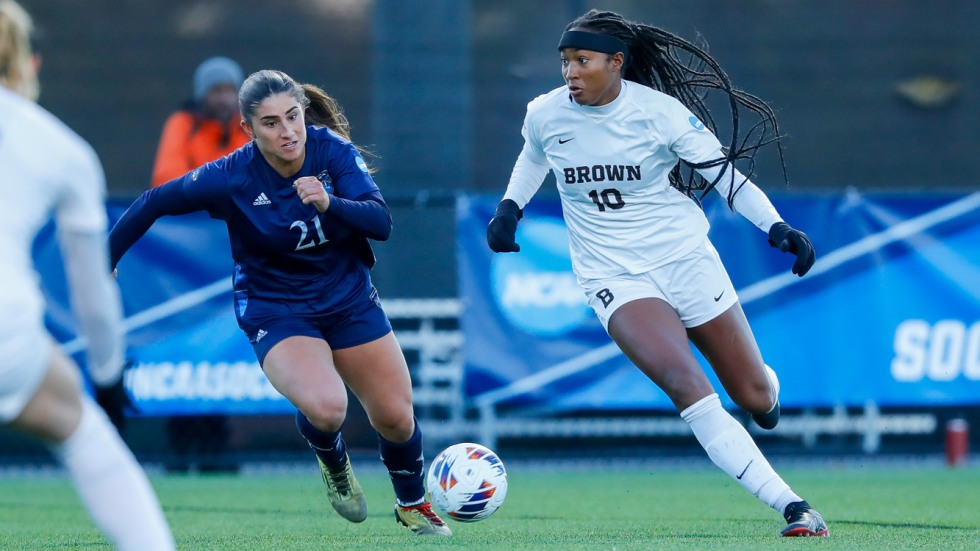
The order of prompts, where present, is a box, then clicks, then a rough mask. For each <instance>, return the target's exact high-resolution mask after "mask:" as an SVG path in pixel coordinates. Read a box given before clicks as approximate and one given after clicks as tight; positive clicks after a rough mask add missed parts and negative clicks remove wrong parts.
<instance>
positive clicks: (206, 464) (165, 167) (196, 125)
mask: <svg viewBox="0 0 980 551" xmlns="http://www.w3.org/2000/svg"><path fill="white" fill-rule="evenodd" d="M243 79H244V76H243V74H242V68H241V67H240V66H239V65H238V63H236V62H235V61H234V60H232V59H229V58H227V57H222V56H216V57H210V58H208V59H206V60H204V61H203V62H202V63H201V64H200V65H198V67H197V69H195V70H194V79H193V97H191V98H190V99H189V100H188V101H187V102H186V103H185V104H184V106H183V107H182V108H181V109H180V110H178V111H177V112H175V113H173V114H172V115H170V117H168V118H167V121H166V122H165V123H164V126H163V132H162V134H161V135H160V143H159V144H158V146H157V154H156V161H155V162H154V165H153V180H152V182H151V183H152V186H159V185H161V184H164V183H166V182H169V181H170V180H173V179H174V178H179V177H180V176H183V175H184V174H187V173H188V172H190V171H192V170H194V169H195V168H197V167H199V166H201V165H203V164H205V163H207V162H210V161H214V160H217V159H220V158H221V157H224V156H225V155H227V154H229V153H231V152H232V151H235V150H236V149H238V148H239V147H241V146H243V145H245V144H246V143H248V142H249V140H250V139H251V138H249V137H248V134H247V133H246V132H245V129H244V128H243V127H242V117H241V115H240V114H239V112H238V89H239V87H240V86H241V85H242V80H243ZM166 430H167V438H168V441H169V443H170V449H171V450H172V451H173V453H174V456H173V458H172V460H171V461H169V462H168V464H167V469H168V470H169V471H177V472H180V471H187V470H190V469H191V467H192V466H193V465H196V466H197V467H198V468H199V469H200V470H201V471H207V472H214V471H225V472H228V471H234V470H236V465H235V464H234V463H233V462H230V461H227V460H226V459H224V458H223V454H224V453H225V451H226V449H227V445H228V441H229V439H230V437H231V429H230V427H229V420H228V416H227V415H220V414H218V415H192V416H175V417H169V418H168V419H167V421H166Z"/></svg>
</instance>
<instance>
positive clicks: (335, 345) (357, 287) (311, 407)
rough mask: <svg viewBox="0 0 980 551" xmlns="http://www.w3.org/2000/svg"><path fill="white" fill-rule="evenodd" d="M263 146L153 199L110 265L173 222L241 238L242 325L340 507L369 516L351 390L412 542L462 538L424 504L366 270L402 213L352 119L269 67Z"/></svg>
mask: <svg viewBox="0 0 980 551" xmlns="http://www.w3.org/2000/svg"><path fill="white" fill-rule="evenodd" d="M239 108H240V110H241V113H242V118H243V119H244V120H243V123H242V124H243V126H244V128H245V131H246V132H247V133H248V134H249V136H250V137H251V138H252V142H251V143H249V144H247V145H245V146H243V147H242V148H240V149H238V150H237V151H235V152H234V153H231V154H230V155H228V156H226V157H223V158H221V159H219V160H217V161H214V162H210V163H207V164H205V165H204V166H202V167H200V168H198V169H196V170H193V171H191V172H190V173H188V174H186V175H184V176H182V177H180V178H177V179H176V180H172V181H170V182H168V183H166V184H164V185H162V186H159V187H157V188H154V189H151V190H148V191H146V192H145V193H143V195H142V196H140V197H139V199H137V200H136V202H134V203H133V205H132V206H130V208H129V209H128V210H127V211H126V212H125V213H124V214H123V216H122V217H121V218H120V220H119V221H118V222H117V223H116V225H115V227H113V229H112V231H111V232H110V235H109V241H110V254H111V257H112V265H113V266H116V263H117V262H119V259H120V257H122V255H123V254H124V253H125V252H126V250H127V249H129V247H130V246H131V245H132V244H133V243H134V242H135V241H136V240H137V239H139V238H140V236H142V235H143V234H144V233H145V232H146V231H147V230H148V229H149V228H150V226H151V225H152V224H153V222H154V221H155V220H156V219H157V218H159V217H161V216H164V215H175V214H184V213H189V212H193V211H199V210H206V211H208V213H210V215H211V216H212V217H213V218H217V219H220V220H224V221H225V223H226V224H227V226H228V236H229V238H230V240H231V250H232V257H233V259H234V261H235V268H234V293H235V314H236V317H237V318H238V323H239V326H240V327H241V328H242V330H243V331H244V332H245V334H246V335H247V336H248V339H249V341H250V342H251V343H252V346H253V348H254V349H255V354H256V356H257V357H258V360H259V363H260V364H261V365H262V369H263V370H264V371H265V374H266V376H267V377H268V378H269V381H270V382H271V383H272V385H273V386H274V387H275V388H276V389H277V390H278V391H279V392H281V393H282V394H283V395H284V396H285V397H286V398H288V399H289V400H290V402H292V403H293V405H295V406H296V407H297V408H298V410H299V411H298V412H297V414H296V424H297V427H298V428H299V431H300V433H301V434H302V435H303V436H304V437H305V438H306V439H307V440H308V441H309V444H310V447H311V448H313V450H314V452H315V454H316V458H317V461H318V462H319V464H320V470H321V473H322V475H323V481H324V484H325V485H326V488H327V494H328V496H329V499H330V504H331V505H332V506H333V508H334V509H335V510H336V511H337V512H338V513H340V515H342V516H343V517H344V518H346V519H347V520H349V521H351V522H361V521H363V520H364V519H365V518H366V517H367V504H366V502H365V499H364V493H363V491H362V490H361V487H360V485H359V484H358V482H357V479H356V478H355V477H354V473H353V471H352V469H351V463H350V460H349V458H348V456H347V452H346V448H345V445H344V440H343V438H342V437H341V433H340V429H341V426H342V425H343V422H344V419H345V417H346V414H347V390H346V387H345V384H346V385H347V386H349V387H350V388H351V390H352V391H353V393H354V394H355V395H356V396H357V397H358V399H359V400H360V401H361V403H362V405H363V406H364V409H365V410H366V411H367V415H368V418H369V419H370V421H371V425H372V426H373V427H374V428H375V429H376V430H377V431H378V435H379V438H378V439H379V443H380V448H381V458H382V461H383V462H384V464H385V466H386V467H387V468H388V472H389V474H390V475H391V480H392V484H393V486H394V490H395V497H396V506H395V518H396V519H397V520H398V521H399V522H401V523H402V524H404V525H405V526H407V527H408V528H410V529H411V530H412V531H413V532H415V533H418V534H423V535H445V536H448V535H451V534H452V532H451V531H450V529H449V527H448V526H446V525H445V523H444V522H443V521H442V520H441V519H440V518H439V517H438V516H437V515H436V514H435V513H434V512H433V511H432V508H431V506H430V504H429V502H427V501H426V500H425V489H424V486H423V461H422V435H421V431H420V429H419V426H418V423H417V422H416V420H415V417H414V414H413V408H412V385H411V379H410V378H409V373H408V366H407V365H406V362H405V358H404V356H403V354H402V352H401V348H400V347H399V345H398V341H397V340H396V339H395V335H394V333H392V330H391V324H390V323H389V322H388V318H387V316H386V315H385V313H384V310H382V307H381V302H380V300H379V299H378V292H377V290H376V289H375V288H374V286H373V285H372V283H371V278H370V276H369V270H370V269H371V267H372V266H373V264H374V260H375V259H374V254H373V252H372V251H371V247H370V245H369V244H368V239H375V240H385V239H387V238H388V236H389V234H390V232H391V214H390V211H389V210H388V207H387V205H386V204H385V202H384V199H382V197H381V193H380V192H379V190H378V187H377V185H375V183H374V181H373V180H372V178H371V175H370V171H369V169H368V167H367V165H366V164H365V162H364V159H363V158H362V157H361V155H360V154H359V152H358V149H357V148H356V147H355V146H354V145H353V144H352V143H351V142H350V139H349V135H348V125H347V120H346V118H345V117H344V115H343V114H342V112H341V110H340V107H339V105H338V104H337V103H336V102H335V101H334V100H333V98H331V97H330V96H328V95H327V94H326V93H324V92H323V90H321V89H319V88H317V87H316V86H313V85H310V84H303V85H300V84H298V83H296V81H294V80H293V79H292V78H290V77H289V76H288V75H286V74H285V73H282V72H280V71H272V70H264V71H259V72H257V73H254V74H252V75H251V76H249V77H248V79H246V80H245V82H244V83H243V84H242V87H241V90H240V92H239Z"/></svg>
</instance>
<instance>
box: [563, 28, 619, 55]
mask: <svg viewBox="0 0 980 551" xmlns="http://www.w3.org/2000/svg"><path fill="white" fill-rule="evenodd" d="M565 48H575V49H576V50H591V51H593V52H602V53H604V54H614V53H616V52H622V54H623V57H624V58H629V55H630V49H629V46H627V45H626V43H625V42H623V41H622V40H620V39H618V38H616V37H615V36H612V35H608V34H599V33H589V32H584V31H565V32H564V33H562V35H561V40H559V41H558V50H559V51H561V50H563V49H565Z"/></svg>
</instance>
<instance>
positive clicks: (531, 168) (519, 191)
mask: <svg viewBox="0 0 980 551" xmlns="http://www.w3.org/2000/svg"><path fill="white" fill-rule="evenodd" d="M550 170H551V167H550V166H549V165H548V162H547V161H546V160H545V159H544V156H543V155H542V156H540V157H537V156H536V155H535V153H534V151H533V150H532V149H530V148H529V147H528V144H527V142H525V144H524V149H522V150H521V154H520V155H518V156H517V162H515V163H514V170H513V171H512V172H511V174H510V182H509V183H508V184H507V191H506V192H504V199H511V200H513V201H514V202H515V203H517V206H518V207H520V208H524V206H525V205H527V204H528V203H529V202H530V201H531V197H534V194H535V193H536V192H537V191H538V188H540V187H541V184H542V183H544V179H545V177H546V176H548V171H550Z"/></svg>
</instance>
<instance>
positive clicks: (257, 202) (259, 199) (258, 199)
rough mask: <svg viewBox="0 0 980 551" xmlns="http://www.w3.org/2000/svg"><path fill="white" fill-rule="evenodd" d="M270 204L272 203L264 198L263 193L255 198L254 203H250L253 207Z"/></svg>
mask: <svg viewBox="0 0 980 551" xmlns="http://www.w3.org/2000/svg"><path fill="white" fill-rule="evenodd" d="M271 204H272V201H270V200H269V198H268V197H266V196H265V193H260V194H259V196H258V197H256V198H255V200H254V201H252V205H253V206H259V205H271Z"/></svg>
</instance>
